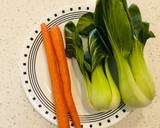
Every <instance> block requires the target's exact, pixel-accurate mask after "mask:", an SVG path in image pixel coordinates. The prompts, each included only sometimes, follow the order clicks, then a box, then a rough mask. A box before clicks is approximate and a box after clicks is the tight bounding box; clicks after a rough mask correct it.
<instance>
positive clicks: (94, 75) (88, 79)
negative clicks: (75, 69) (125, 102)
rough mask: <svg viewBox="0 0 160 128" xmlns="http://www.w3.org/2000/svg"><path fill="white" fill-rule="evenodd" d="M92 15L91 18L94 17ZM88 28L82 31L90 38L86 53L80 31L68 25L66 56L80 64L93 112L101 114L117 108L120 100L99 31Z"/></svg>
mask: <svg viewBox="0 0 160 128" xmlns="http://www.w3.org/2000/svg"><path fill="white" fill-rule="evenodd" d="M89 15H90V16H92V14H91V13H90V14H89ZM91 18H92V17H91ZM88 21H89V20H88ZM79 23H80V22H79ZM82 24H83V23H82ZM85 28H86V27H83V28H82V29H81V30H82V33H83V32H84V31H85V33H84V35H88V49H87V51H84V49H83V43H82V39H81V36H80V35H79V31H78V30H80V29H78V28H76V26H75V25H74V23H73V22H69V23H67V24H66V25H65V41H66V55H67V56H68V57H69V58H72V57H74V58H76V60H77V62H78V64H79V67H80V70H81V72H82V75H83V79H84V81H85V89H86V94H87V97H88V101H89V104H90V106H91V108H93V109H95V110H98V111H102V110H108V109H113V108H116V107H117V106H118V105H119V103H120V101H121V98H120V94H119V90H118V88H117V86H116V84H115V82H114V80H113V78H112V75H111V73H110V69H109V66H108V57H109V54H108V52H107V51H106V49H105V47H104V43H102V40H101V38H100V35H99V33H98V31H97V29H93V28H94V27H93V26H92V25H91V26H90V27H88V29H85Z"/></svg>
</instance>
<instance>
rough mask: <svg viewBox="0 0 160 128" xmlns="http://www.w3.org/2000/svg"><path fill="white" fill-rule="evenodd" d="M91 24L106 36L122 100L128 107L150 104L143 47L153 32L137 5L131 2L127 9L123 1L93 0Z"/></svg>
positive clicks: (150, 82) (150, 84) (150, 88)
mask: <svg viewBox="0 0 160 128" xmlns="http://www.w3.org/2000/svg"><path fill="white" fill-rule="evenodd" d="M95 26H96V27H97V29H98V31H99V32H100V33H101V34H102V35H104V33H105V35H106V37H108V39H109V43H110V46H111V48H112V53H113V55H114V58H115V60H116V64H117V67H118V77H119V89H120V93H121V96H122V99H123V101H124V102H125V103H126V104H127V105H129V106H132V107H143V106H146V105H148V104H149V103H151V101H152V100H153V98H154V96H155V87H154V82H153V80H152V77H151V75H150V73H149V70H148V68H147V65H146V63H145V60H144V55H143V49H144V46H145V43H146V41H147V39H148V38H150V37H154V34H153V33H152V32H151V31H149V23H147V22H143V21H142V18H141V14H140V11H139V8H138V7H137V6H136V5H131V6H130V8H129V9H128V6H127V2H126V0H97V5H96V9H95ZM107 43H108V42H106V45H107Z"/></svg>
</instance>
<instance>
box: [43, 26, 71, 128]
mask: <svg viewBox="0 0 160 128" xmlns="http://www.w3.org/2000/svg"><path fill="white" fill-rule="evenodd" d="M41 31H42V36H43V41H44V47H45V52H46V57H47V62H48V69H49V74H50V78H51V84H52V92H53V95H54V98H55V108H56V113H57V119H58V128H69V119H68V113H67V109H66V104H65V102H66V101H65V99H64V95H63V90H62V87H63V85H62V80H61V76H60V72H59V68H58V64H57V58H56V54H55V50H54V48H53V46H52V42H51V38H50V34H49V32H48V29H47V26H46V25H45V24H44V23H42V24H41Z"/></svg>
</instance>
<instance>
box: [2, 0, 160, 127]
mask: <svg viewBox="0 0 160 128" xmlns="http://www.w3.org/2000/svg"><path fill="white" fill-rule="evenodd" d="M82 1H83V2H85V1H87V0H0V128H53V125H52V124H50V123H49V122H48V121H46V120H45V119H43V118H42V117H41V116H40V115H39V114H38V113H37V112H36V111H35V110H34V109H33V108H32V106H31V104H30V103H29V102H28V100H27V98H26V96H25V94H24V91H23V89H22V86H21V81H20V75H19V67H18V59H19V51H20V50H21V45H22V44H23V43H24V39H26V38H27V36H28V33H29V32H30V30H31V29H32V27H33V26H34V25H35V24H36V23H37V22H38V21H39V20H40V19H41V18H42V17H44V16H45V15H46V14H48V13H49V12H50V11H51V10H53V9H55V8H57V7H59V8H60V7H61V5H67V4H68V3H72V4H74V3H78V2H82ZM130 1H131V0H130ZM132 2H134V3H138V5H139V6H140V8H141V11H142V14H143V18H144V19H145V20H148V21H150V22H151V29H152V30H153V31H154V32H155V34H156V36H157V38H155V39H151V40H150V41H149V42H148V44H147V46H146V48H145V53H146V54H145V55H146V60H147V63H148V65H149V67H150V69H151V72H152V74H153V77H154V79H155V83H156V85H157V87H156V88H157V97H156V98H155V100H154V101H153V103H152V104H151V105H150V106H148V107H146V108H144V109H137V110H135V111H134V112H132V113H131V114H130V115H129V116H128V117H127V118H125V119H124V120H122V121H121V122H120V123H118V124H116V125H115V126H113V127H112V128H160V86H159V85H160V8H159V6H160V1H159V0H132Z"/></svg>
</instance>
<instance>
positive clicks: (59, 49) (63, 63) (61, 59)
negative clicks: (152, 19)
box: [50, 26, 81, 128]
mask: <svg viewBox="0 0 160 128" xmlns="http://www.w3.org/2000/svg"><path fill="white" fill-rule="evenodd" d="M50 34H51V38H52V43H53V47H54V49H55V52H56V55H57V60H58V61H57V62H58V65H59V69H60V74H61V78H62V81H63V89H64V96H65V100H66V104H67V107H68V110H69V112H70V114H71V117H72V120H73V123H74V126H75V128H80V127H81V126H80V120H79V117H78V112H77V110H76V106H75V104H74V101H73V97H72V93H71V80H70V75H69V69H68V64H67V59H66V56H65V50H64V43H63V37H62V34H61V31H60V28H59V27H58V26H53V27H52V28H51V31H50Z"/></svg>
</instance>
